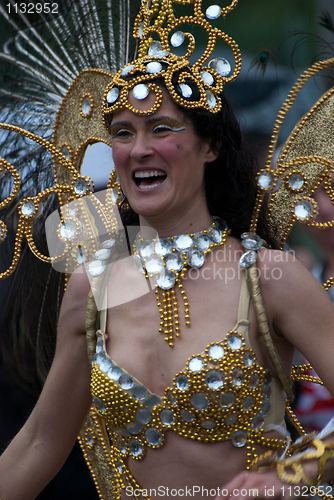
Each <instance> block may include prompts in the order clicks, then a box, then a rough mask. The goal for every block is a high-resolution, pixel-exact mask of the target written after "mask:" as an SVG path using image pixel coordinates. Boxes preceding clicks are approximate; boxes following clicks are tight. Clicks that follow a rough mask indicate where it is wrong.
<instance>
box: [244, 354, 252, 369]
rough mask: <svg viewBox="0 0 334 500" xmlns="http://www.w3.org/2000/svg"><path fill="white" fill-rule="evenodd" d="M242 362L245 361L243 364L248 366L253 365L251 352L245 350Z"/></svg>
mask: <svg viewBox="0 0 334 500" xmlns="http://www.w3.org/2000/svg"><path fill="white" fill-rule="evenodd" d="M244 363H245V366H248V367H250V366H253V363H254V356H253V354H252V353H251V352H245V354H244Z"/></svg>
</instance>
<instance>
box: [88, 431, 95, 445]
mask: <svg viewBox="0 0 334 500" xmlns="http://www.w3.org/2000/svg"><path fill="white" fill-rule="evenodd" d="M87 444H88V446H93V444H94V436H93V434H92V433H91V431H89V432H88V434H87Z"/></svg>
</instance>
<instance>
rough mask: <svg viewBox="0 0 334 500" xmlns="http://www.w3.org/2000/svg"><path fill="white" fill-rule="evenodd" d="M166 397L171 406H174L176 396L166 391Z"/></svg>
mask: <svg viewBox="0 0 334 500" xmlns="http://www.w3.org/2000/svg"><path fill="white" fill-rule="evenodd" d="M167 398H168V401H169V402H170V404H171V405H172V406H176V405H177V398H176V396H175V394H173V392H172V391H168V393H167Z"/></svg>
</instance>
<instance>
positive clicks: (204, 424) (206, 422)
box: [200, 419, 216, 430]
mask: <svg viewBox="0 0 334 500" xmlns="http://www.w3.org/2000/svg"><path fill="white" fill-rule="evenodd" d="M200 426H201V427H202V428H203V429H207V430H210V429H214V428H215V427H216V422H214V421H213V420H210V419H208V420H203V421H202V422H201V423H200Z"/></svg>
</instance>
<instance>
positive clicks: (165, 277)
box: [157, 271, 176, 290]
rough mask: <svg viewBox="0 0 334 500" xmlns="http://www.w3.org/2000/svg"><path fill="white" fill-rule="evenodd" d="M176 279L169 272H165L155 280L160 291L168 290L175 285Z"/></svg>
mask: <svg viewBox="0 0 334 500" xmlns="http://www.w3.org/2000/svg"><path fill="white" fill-rule="evenodd" d="M175 282H176V277H175V275H174V274H173V273H171V272H170V271H165V272H164V273H163V274H161V275H160V276H159V278H158V279H157V285H158V286H159V287H160V288H162V290H169V289H170V288H172V287H173V286H174V285H175Z"/></svg>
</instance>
